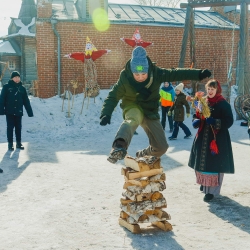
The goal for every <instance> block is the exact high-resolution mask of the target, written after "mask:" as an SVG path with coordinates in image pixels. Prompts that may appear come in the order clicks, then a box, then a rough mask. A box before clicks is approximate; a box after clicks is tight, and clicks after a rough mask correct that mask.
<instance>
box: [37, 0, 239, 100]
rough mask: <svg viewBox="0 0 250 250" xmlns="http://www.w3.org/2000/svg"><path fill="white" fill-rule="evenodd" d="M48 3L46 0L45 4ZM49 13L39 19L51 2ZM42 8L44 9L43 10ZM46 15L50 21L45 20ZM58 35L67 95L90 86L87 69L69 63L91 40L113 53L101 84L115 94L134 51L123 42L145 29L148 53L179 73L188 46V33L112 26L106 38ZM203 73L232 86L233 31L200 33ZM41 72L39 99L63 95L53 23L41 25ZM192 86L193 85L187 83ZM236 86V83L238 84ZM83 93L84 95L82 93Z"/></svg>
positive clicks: (75, 28)
mask: <svg viewBox="0 0 250 250" xmlns="http://www.w3.org/2000/svg"><path fill="white" fill-rule="evenodd" d="M40 1H43V0H40ZM44 1H45V2H46V4H45V7H41V6H40V8H42V10H40V8H38V14H39V16H38V18H42V17H45V18H46V17H48V15H49V12H50V7H48V6H49V5H51V4H49V0H47V1H46V0H44ZM38 7H39V5H38ZM42 15H46V16H42ZM55 27H56V30H57V31H58V33H59V34H60V39H61V93H62V92H63V89H64V87H66V85H67V84H69V83H70V81H71V80H73V79H77V80H78V81H79V82H80V83H82V85H83V84H84V76H83V63H82V62H80V61H76V60H74V59H68V58H65V57H63V56H64V55H65V54H69V53H72V52H84V50H85V43H86V37H87V36H88V37H89V38H90V39H91V41H92V42H93V44H94V45H95V46H96V47H97V49H110V50H111V53H109V54H106V55H104V56H102V57H101V58H99V59H97V60H96V61H95V63H96V66H97V74H98V83H99V85H100V86H101V88H110V86H111V85H113V84H114V83H116V81H117V79H118V77H119V74H120V71H121V70H122V69H123V67H124V65H125V63H126V61H127V60H128V59H129V58H130V56H131V52H132V47H130V46H129V45H127V44H125V43H123V42H122V41H120V38H121V37H126V38H131V37H132V35H133V33H134V31H135V29H136V28H139V30H140V34H141V36H142V38H143V40H144V41H150V42H153V43H154V45H153V46H150V47H147V53H148V55H149V57H150V58H151V59H152V61H155V62H156V63H157V65H158V66H160V67H165V68H173V67H178V62H179V58H180V50H181V43H182V35H183V28H177V27H155V26H139V27H138V26H134V25H122V24H121V25H118V24H111V26H110V28H109V30H108V31H106V32H98V31H96V30H95V28H94V26H93V25H92V24H87V23H77V22H65V21H64V22H60V21H59V22H58V23H57V24H56V26H55ZM195 35H196V60H197V68H208V69H210V70H211V71H212V72H213V74H214V77H215V78H217V79H219V80H220V81H221V82H222V83H224V82H226V80H227V64H228V65H229V60H230V56H231V47H232V30H222V29H220V30H215V29H196V30H195ZM36 38H37V64H38V65H37V66H38V80H39V93H40V97H41V98H48V97H51V96H54V95H56V94H57V81H58V80H57V70H58V69H57V37H56V36H55V34H54V32H53V30H52V25H51V23H50V22H49V20H44V21H43V22H42V21H41V19H39V21H38V22H37V30H36ZM238 39H239V31H238V30H237V31H235V41H234V45H235V46H234V66H233V67H236V66H235V63H236V60H235V59H236V54H237V45H238ZM185 67H190V56H189V45H188V47H187V53H186V61H185ZM187 83H188V82H187ZM233 83H234V82H233ZM82 90H83V87H81V89H80V90H79V91H80V92H82Z"/></svg>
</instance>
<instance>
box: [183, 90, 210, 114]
mask: <svg viewBox="0 0 250 250" xmlns="http://www.w3.org/2000/svg"><path fill="white" fill-rule="evenodd" d="M187 100H188V101H191V102H192V107H193V108H195V109H196V110H197V109H198V110H199V113H200V114H202V116H203V117H204V118H208V117H210V115H211V112H210V108H209V106H208V104H207V98H206V97H204V92H202V91H198V92H196V93H195V97H189V98H187Z"/></svg>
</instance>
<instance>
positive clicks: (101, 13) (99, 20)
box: [92, 8, 110, 31]
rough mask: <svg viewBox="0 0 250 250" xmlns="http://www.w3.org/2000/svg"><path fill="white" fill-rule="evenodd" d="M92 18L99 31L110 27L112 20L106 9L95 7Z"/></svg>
mask: <svg viewBox="0 0 250 250" xmlns="http://www.w3.org/2000/svg"><path fill="white" fill-rule="evenodd" d="M92 20H93V23H94V25H95V28H96V29H97V30H98V31H106V30H108V29H109V26H110V22H109V19H108V14H107V12H106V11H105V10H104V9H102V8H98V9H95V10H94V12H93V15H92Z"/></svg>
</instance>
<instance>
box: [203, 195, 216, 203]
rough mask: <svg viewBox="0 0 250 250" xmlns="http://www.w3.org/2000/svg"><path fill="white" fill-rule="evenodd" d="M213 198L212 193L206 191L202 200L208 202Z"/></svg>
mask: <svg viewBox="0 0 250 250" xmlns="http://www.w3.org/2000/svg"><path fill="white" fill-rule="evenodd" d="M213 198H214V195H213V194H209V193H208V194H205V196H204V198H203V200H204V201H205V202H209V201H211V200H212V199H213Z"/></svg>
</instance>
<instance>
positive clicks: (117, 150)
mask: <svg viewBox="0 0 250 250" xmlns="http://www.w3.org/2000/svg"><path fill="white" fill-rule="evenodd" d="M126 154H127V143H126V142H125V141H124V139H122V138H119V139H117V140H115V142H114V143H113V147H112V150H111V152H110V154H109V157H108V159H107V160H108V161H109V162H111V163H116V162H117V161H118V160H122V159H124V157H125V156H126Z"/></svg>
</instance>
